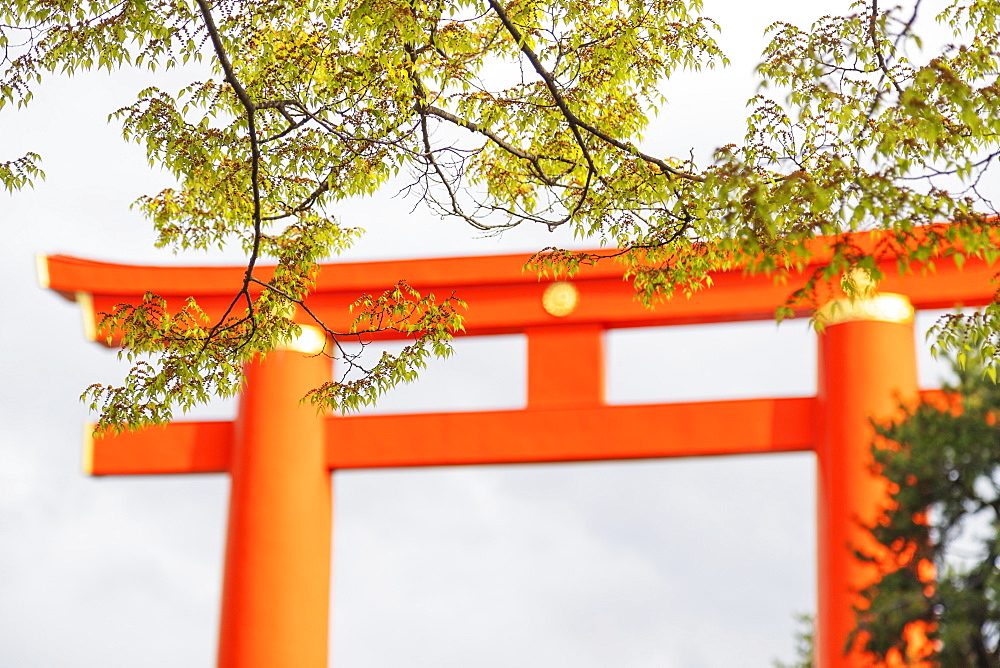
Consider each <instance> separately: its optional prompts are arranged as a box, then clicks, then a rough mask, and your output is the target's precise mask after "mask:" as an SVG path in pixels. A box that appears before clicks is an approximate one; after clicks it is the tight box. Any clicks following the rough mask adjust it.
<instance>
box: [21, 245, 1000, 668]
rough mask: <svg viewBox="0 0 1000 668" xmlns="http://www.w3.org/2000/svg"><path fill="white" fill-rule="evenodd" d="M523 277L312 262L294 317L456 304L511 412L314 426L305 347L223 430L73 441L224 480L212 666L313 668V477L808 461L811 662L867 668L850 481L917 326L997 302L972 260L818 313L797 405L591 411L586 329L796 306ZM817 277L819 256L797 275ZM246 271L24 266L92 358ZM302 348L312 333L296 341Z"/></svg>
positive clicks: (279, 365)
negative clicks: (853, 644)
mask: <svg viewBox="0 0 1000 668" xmlns="http://www.w3.org/2000/svg"><path fill="white" fill-rule="evenodd" d="M875 241H876V239H875V238H874V237H871V238H860V237H859V240H858V243H860V244H862V245H865V244H868V245H869V246H871V245H872V244H873V243H874V242H875ZM527 259H528V258H527V257H526V256H520V255H507V256H489V257H471V258H452V259H437V260H412V261H400V262H369V263H363V264H331V265H325V266H323V267H322V269H321V271H320V274H319V276H318V279H317V285H316V289H315V291H314V293H313V294H312V295H311V296H310V297H309V301H308V303H309V306H310V308H311V309H312V310H313V311H314V312H315V313H316V314H317V315H318V316H319V317H321V318H322V319H323V320H324V321H325V322H326V323H327V324H328V325H329V326H330V327H331V328H336V329H339V330H341V331H346V329H347V328H348V327H349V325H350V322H351V316H350V315H349V313H348V308H347V307H348V305H349V304H351V303H352V302H353V301H354V300H355V299H357V298H358V296H359V295H360V294H362V293H376V294H377V293H380V292H382V291H383V290H384V289H386V288H388V287H390V286H392V285H394V284H395V283H396V281H398V280H399V279H405V280H406V281H408V282H409V283H410V285H412V286H413V287H415V288H416V289H418V290H420V291H421V292H423V293H427V292H435V293H437V294H441V293H442V292H443V293H445V294H450V293H451V292H452V290H454V291H456V292H457V294H458V295H459V297H460V298H462V299H463V300H465V301H466V302H467V303H468V310H467V312H466V313H465V317H466V331H465V333H464V334H463V335H464V336H477V335H491V334H510V333H520V334H524V335H525V336H526V337H527V351H528V352H527V357H528V359H527V365H528V371H527V378H528V380H527V383H528V388H527V406H526V407H525V408H524V409H521V410H503V411H480V412H455V413H434V414H416V415H409V414H408V415H366V416H348V417H340V416H332V415H327V416H323V415H317V413H316V411H315V410H314V409H313V408H312V406H310V405H308V404H305V405H302V404H300V403H299V399H300V398H301V397H302V396H303V395H304V394H305V393H306V391H307V390H309V389H311V388H313V387H316V386H318V385H320V384H322V383H323V382H324V381H326V380H328V379H329V378H330V375H331V373H332V371H331V363H330V360H329V359H328V358H326V357H324V356H321V355H319V356H318V355H315V354H313V353H315V351H316V350H317V348H316V347H314V346H315V339H314V340H313V341H312V342H311V343H310V341H309V339H308V336H307V337H304V338H302V339H301V340H300V341H299V342H298V344H297V345H291V346H286V347H285V348H284V349H282V350H278V351H275V352H273V353H272V354H271V355H269V356H267V357H266V358H265V359H263V360H262V361H260V362H257V363H254V364H252V365H250V367H249V368H248V369H247V381H246V387H245V390H244V392H243V394H242V398H241V402H240V407H239V414H238V417H237V418H236V420H235V421H234V422H181V421H178V422H174V423H172V424H170V425H168V426H166V427H164V428H151V429H147V430H144V431H141V432H137V433H124V434H120V435H117V436H113V437H106V438H102V439H99V440H96V441H95V440H93V439H90V440H89V441H88V442H87V443H86V457H85V461H86V470H87V472H88V473H90V474H92V475H137V474H180V473H228V474H229V476H230V479H231V488H230V505H229V520H228V535H227V543H226V557H225V576H224V584H223V595H222V618H221V619H222V621H221V631H220V639H219V653H218V665H219V666H222V667H224V668H234V667H237V666H238V667H240V668H258V667H261V668H263V667H269V668H277V667H287V666H295V667H296V668H319V667H321V666H326V665H327V662H328V639H327V635H328V622H329V608H330V601H329V592H330V543H331V523H332V499H331V475H330V472H331V471H334V472H335V471H338V470H341V469H357V468H381V467H409V466H456V465H482V464H501V463H503V464H509V463H531V462H574V461H589V460H622V459H641V458H662V457H700V456H709V455H729V454H748V453H769V452H793V451H810V452H814V453H815V454H816V462H817V467H818V474H817V486H818V490H817V494H818V499H817V507H818V517H817V522H818V531H817V534H818V541H819V544H818V585H817V586H818V610H817V639H816V656H817V665H818V666H821V667H823V668H834V667H839V666H857V667H860V666H869V665H872V663H871V661H870V660H869V658H868V657H866V656H864V655H862V654H860V653H859V652H857V651H852V652H850V653H849V654H848V655H847V656H845V654H844V649H845V641H846V638H847V636H848V633H849V631H850V630H851V628H853V624H854V612H853V609H852V605H853V604H856V603H857V602H858V596H857V593H856V592H857V591H858V590H859V589H860V588H862V587H863V586H865V585H866V584H868V583H870V582H872V581H873V580H874V578H875V577H876V571H875V570H874V569H875V568H876V567H875V566H872V565H871V564H862V563H860V562H859V561H858V560H856V559H855V558H854V556H853V555H852V552H851V549H852V547H860V548H866V547H870V545H871V542H870V541H871V538H870V536H869V535H868V534H867V533H866V532H865V531H864V530H863V529H862V528H861V526H860V524H859V521H860V522H866V523H871V522H872V521H873V520H874V518H875V517H876V514H877V513H878V511H879V509H880V508H881V507H883V506H884V505H885V502H886V500H887V496H886V495H887V492H886V486H885V481H884V480H882V479H880V478H877V477H875V476H874V475H873V474H872V473H871V472H870V469H869V466H868V464H869V462H870V461H871V454H870V445H871V442H872V429H871V426H870V423H869V418H872V417H874V418H877V419H878V418H889V417H891V416H894V415H897V414H898V410H899V409H898V406H899V402H900V401H904V402H907V401H910V402H912V401H914V400H916V399H917V397H918V387H917V368H916V352H915V342H914V330H913V312H914V308H916V309H938V308H948V307H952V306H955V305H959V304H961V305H965V306H974V305H981V304H984V303H986V302H988V301H989V300H990V299H992V298H993V297H994V292H995V286H993V285H992V283H991V281H992V279H993V277H994V274H995V273H996V270H995V269H994V268H992V267H990V266H989V265H987V264H986V263H985V262H982V261H979V260H976V259H969V260H968V261H967V262H965V264H964V267H963V268H962V269H961V270H959V269H958V268H957V267H956V266H955V264H954V263H952V262H951V261H939V262H938V266H937V267H936V271H934V272H932V273H929V274H927V275H919V274H913V273H911V274H906V275H900V274H899V273H898V272H897V270H896V266H895V259H894V258H893V257H891V256H885V257H882V258H881V259H880V262H881V263H882V265H881V266H882V268H883V269H884V271H885V278H884V280H883V281H882V282H881V284H880V286H879V289H880V292H879V293H878V294H875V295H872V296H869V297H867V298H865V299H859V300H856V301H854V302H850V301H848V300H845V299H843V298H841V299H840V300H839V301H838V302H836V303H837V306H833V307H828V309H829V310H828V313H827V314H826V315H825V316H824V318H825V319H826V323H827V326H826V329H825V331H824V332H823V333H822V334H821V335H820V336H819V358H818V359H819V375H818V388H817V392H816V394H815V396H809V397H799V398H758V399H747V400H739V401H712V402H698V403H666V404H654V405H632V406H627V405H626V406H623V405H607V404H606V403H605V400H604V379H603V374H604V360H603V353H602V347H603V334H604V332H605V330H607V329H610V328H619V327H640V326H653V325H676V324H692V323H711V322H731V321H747V320H765V319H770V318H773V317H774V313H775V309H776V308H777V307H779V306H781V305H782V304H783V303H784V302H785V300H786V298H787V296H788V294H789V293H790V291H791V290H792V289H793V288H792V287H790V285H776V284H775V283H774V281H773V280H772V279H771V278H769V277H766V276H751V275H745V274H744V273H743V272H740V271H733V272H722V273H717V274H714V275H713V276H712V282H713V286H712V287H711V288H710V289H706V290H704V291H702V292H699V293H697V294H695V295H694V296H692V297H691V298H684V297H679V298H675V299H673V300H671V301H669V302H666V303H663V304H661V305H659V306H658V307H657V308H656V309H655V310H649V309H646V308H644V307H643V306H642V305H641V304H639V303H638V302H637V301H636V299H635V297H634V292H633V288H632V287H631V285H630V284H628V283H627V282H624V281H623V280H622V276H621V271H620V269H619V268H618V267H617V266H615V265H614V264H613V263H610V262H609V263H607V264H606V265H605V264H599V265H598V266H595V267H585V268H584V269H583V270H582V271H581V273H580V274H579V275H578V276H576V277H574V278H573V280H572V282H552V281H545V280H542V281H539V280H538V278H537V276H535V275H534V274H532V273H530V272H523V271H522V268H523V267H524V265H525V263H526V261H527ZM822 259H823V254H822V253H819V254H818V255H817V259H816V262H822ZM808 270H809V268H808V267H807V268H806V269H805V271H808ZM243 272H244V269H243V268H223V267H197V268H185V267H139V266H125V265H116V264H105V263H99V262H92V261H88V260H81V259H76V258H71V257H66V256H59V255H57V256H51V257H47V258H40V261H39V273H40V280H41V282H42V284H43V285H45V286H46V287H49V288H51V289H52V290H56V291H58V292H60V293H61V294H63V295H64V296H66V297H68V298H69V299H75V300H76V302H77V303H78V304H79V305H80V307H81V309H82V311H83V318H84V325H85V329H86V331H87V333H88V335H89V336H90V337H91V338H92V339H96V338H97V327H98V321H99V315H98V314H99V313H101V312H110V311H111V310H112V309H113V308H114V307H115V306H116V305H117V304H119V303H122V302H136V301H137V300H140V299H141V298H142V296H143V294H144V293H145V292H146V291H151V292H154V293H156V294H158V295H161V296H163V297H165V298H167V300H168V303H172V304H175V305H179V304H181V302H182V300H183V299H184V298H186V297H188V296H194V297H196V298H197V300H198V303H199V304H200V305H202V307H203V308H205V310H206V311H207V312H208V313H209V314H210V315H211V314H213V313H214V314H219V313H221V312H222V311H223V310H224V309H225V306H226V305H228V303H229V302H230V301H231V299H232V295H233V294H234V292H235V291H236V290H237V289H238V286H239V285H240V281H241V278H242V275H243ZM802 315H808V314H802ZM299 322H301V323H302V324H308V323H307V321H305V320H299ZM310 331H311V332H312V333H313V335H314V336H315V334H316V333H318V332H319V330H318V329H313V330H309V329H308V328H304V333H306V334H309V333H310ZM320 343H321V344H322V341H320ZM296 348H298V349H296Z"/></svg>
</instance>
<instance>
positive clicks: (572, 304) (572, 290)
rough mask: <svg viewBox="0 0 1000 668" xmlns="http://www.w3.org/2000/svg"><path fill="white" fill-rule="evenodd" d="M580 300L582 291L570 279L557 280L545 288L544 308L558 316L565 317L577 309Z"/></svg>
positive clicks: (543, 296)
mask: <svg viewBox="0 0 1000 668" xmlns="http://www.w3.org/2000/svg"><path fill="white" fill-rule="evenodd" d="M579 302H580V291H579V290H577V289H576V286H575V285H573V284H572V283H570V282H569V281H556V282H555V283H553V284H552V285H550V286H549V287H547V288H545V293H544V294H543V295H542V308H544V309H545V311H546V312H547V313H549V314H551V315H554V316H556V317H557V318H564V317H566V316H568V315H569V314H570V313H572V312H573V311H575V310H576V306H577V304H578V303H579Z"/></svg>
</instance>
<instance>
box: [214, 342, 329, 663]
mask: <svg viewBox="0 0 1000 668" xmlns="http://www.w3.org/2000/svg"><path fill="white" fill-rule="evenodd" d="M303 330H305V331H304V334H306V335H309V334H312V335H314V336H315V335H316V334H317V332H318V330H315V329H313V328H305V327H304V328H303ZM316 338H317V339H318V337H316ZM319 340H321V339H319ZM299 342H300V343H304V342H303V337H300V340H299ZM290 348H293V349H288V348H285V349H281V350H277V351H275V352H273V353H271V354H270V355H268V356H267V357H266V358H265V359H263V360H260V361H258V362H255V363H253V364H250V365H248V367H247V370H246V373H247V379H246V387H245V388H244V392H243V397H242V400H241V403H240V413H239V417H238V419H237V426H236V438H235V442H234V446H233V447H234V448H235V451H234V452H233V453H232V457H231V468H230V474H231V489H230V501H229V526H228V531H227V536H226V570H225V579H224V582H223V594H222V628H221V632H220V637H219V666H221V667H223V668H237V667H238V668H284V667H287V666H295V668H325V667H326V665H327V661H328V658H327V654H328V652H327V645H328V640H327V635H328V631H329V629H328V626H329V623H328V619H329V604H330V600H329V598H330V538H331V534H330V532H331V520H332V498H331V481H330V472H329V470H328V469H327V466H326V459H325V456H324V450H323V424H324V418H323V416H322V415H318V414H317V411H316V409H315V408H314V407H313V406H312V405H311V404H309V403H302V404H300V403H299V400H300V399H301V398H302V397H303V395H305V393H306V392H307V391H308V390H310V389H312V388H314V387H317V386H319V385H321V384H322V383H324V382H326V381H327V380H329V378H330V373H331V371H330V360H329V358H327V357H325V356H323V355H315V354H311V355H310V354H306V353H309V352H312V353H315V348H313V349H312V350H309V346H308V345H300V346H298V347H296V346H290ZM296 348H297V349H296Z"/></svg>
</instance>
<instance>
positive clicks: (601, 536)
mask: <svg viewBox="0 0 1000 668" xmlns="http://www.w3.org/2000/svg"><path fill="white" fill-rule="evenodd" d="M824 10H825V11H838V10H839V7H838V5H835V4H832V3H829V2H824V3H792V2H783V1H782V2H778V1H774V0H772V1H765V2H757V3H739V2H735V1H732V0H718V1H717V2H712V3H709V6H708V7H707V8H706V10H705V13H706V14H708V15H711V16H714V17H716V18H717V20H718V21H719V22H720V24H721V25H722V27H723V30H724V33H723V38H722V43H723V46H724V48H725V49H726V51H727V53H728V54H729V55H730V56H731V58H732V59H733V61H734V65H733V66H732V67H731V68H730V69H729V70H728V71H724V72H715V73H709V74H703V75H691V76H684V77H681V78H680V79H679V80H678V81H677V82H675V83H672V84H670V88H668V94H670V95H671V97H672V100H673V104H672V105H671V107H670V108H669V109H668V110H667V114H666V115H665V116H664V118H663V121H662V122H661V123H660V125H659V126H658V127H657V129H656V131H655V132H651V133H650V135H651V136H650V140H651V144H653V145H655V146H663V147H670V148H671V149H675V147H676V150H678V151H679V152H681V153H686V147H688V146H694V147H696V148H697V150H698V151H699V152H700V153H702V154H704V153H706V152H708V151H710V150H711V149H713V148H714V147H715V146H718V145H721V144H724V143H727V142H728V141H730V140H738V139H739V138H740V137H741V136H742V126H741V124H740V123H741V113H742V111H743V102H744V101H745V99H746V98H747V97H749V95H751V94H752V93H753V91H754V79H753V75H752V68H753V66H754V64H755V63H756V56H755V54H756V53H757V52H759V48H760V45H761V40H760V37H759V36H760V34H761V33H762V30H763V27H764V26H765V25H766V24H767V23H769V22H770V21H771V20H776V19H779V18H780V19H782V20H788V21H792V22H799V23H808V22H809V21H810V20H812V19H813V18H815V17H816V16H818V15H819V14H820V13H821V12H822V11H824ZM144 82H145V80H144V78H143V77H141V76H139V75H136V74H132V73H129V74H125V75H115V77H113V78H111V77H108V76H107V75H87V76H81V77H77V78H76V79H73V80H69V81H67V80H64V79H53V80H52V81H50V82H49V83H47V84H46V85H45V86H44V87H42V88H41V89H40V91H39V93H38V96H37V100H36V102H35V103H33V104H32V106H31V107H30V108H29V109H28V110H27V111H26V112H20V113H15V112H14V111H12V110H6V111H4V112H2V113H0V159H2V160H6V159H11V158H13V157H17V156H19V155H21V154H22V153H23V152H24V151H25V150H36V151H38V152H40V153H42V154H43V156H44V159H45V162H44V168H45V171H46V172H47V173H48V179H47V181H46V182H45V183H44V184H42V185H41V186H39V187H38V188H36V189H35V190H34V191H27V192H23V193H19V194H17V195H15V196H7V195H0V226H2V230H3V234H4V243H3V244H2V245H0V280H2V281H3V286H4V289H3V290H2V291H0V313H2V314H3V323H4V327H2V328H0V365H2V366H0V405H2V406H4V411H3V420H2V421H0V628H2V629H3V632H2V633H0V664H2V665H10V666H22V667H31V666H57V665H73V666H79V667H89V666H95V667H96V666H101V667H104V666H194V667H197V666H209V665H213V664H214V660H215V643H216V633H217V623H218V606H219V592H220V587H221V568H222V550H223V540H224V524H225V512H226V495H227V487H228V483H227V481H226V479H225V478H224V477H223V476H202V477H196V476H186V477H184V476H178V477H156V478H153V477H149V478H104V479H92V478H87V477H85V476H83V475H82V474H81V473H80V472H79V471H80V466H79V462H80V452H81V445H80V444H81V432H82V425H83V423H84V421H85V420H86V418H87V415H86V411H85V410H84V407H83V406H82V405H81V404H80V402H79V400H78V396H79V394H80V393H81V392H82V390H83V388H85V387H86V386H87V385H88V384H89V383H92V382H106V381H109V380H114V379H116V378H117V377H118V375H119V374H120V369H121V367H120V366H119V365H118V364H117V362H116V361H115V359H114V355H113V353H111V352H109V351H107V350H104V349H102V348H100V347H97V346H95V345H93V344H89V343H87V342H85V341H84V339H83V333H82V329H81V327H80V317H79V313H78V309H77V307H76V305H75V304H70V303H68V302H65V301H63V300H62V299H60V298H59V297H58V296H56V295H55V294H52V293H49V292H47V291H43V290H41V289H40V288H39V287H37V285H36V282H35V275H34V255H35V254H36V253H43V254H53V253H68V254H72V255H77V256H81V257H88V258H93V259H101V260H111V261H119V262H135V263H143V262H146V263H172V262H183V263H186V264H197V263H204V262H221V261H224V260H226V259H227V258H228V260H229V261H230V262H239V257H238V256H236V255H233V254H229V255H222V256H220V255H218V254H217V255H213V256H211V257H208V258H206V257H205V256H200V255H196V256H185V257H182V258H174V257H173V256H171V255H169V254H168V253H165V252H163V251H156V250H155V249H153V248H152V244H151V240H152V233H151V231H150V228H149V225H148V224H147V223H146V222H145V221H143V220H142V219H141V218H140V217H139V216H138V215H137V214H136V213H135V212H132V211H130V210H129V204H130V202H131V201H133V200H134V199H135V198H136V197H137V196H138V195H140V194H142V193H146V192H152V191H155V190H156V189H158V188H159V187H160V186H161V185H163V183H164V182H165V179H164V178H163V177H162V176H161V175H157V174H155V173H152V172H150V170H149V169H148V168H147V167H146V162H145V159H144V156H143V154H142V152H141V150H140V149H138V148H137V147H135V146H130V145H126V144H125V143H124V142H123V141H122V140H121V139H120V134H119V131H118V129H117V128H116V127H115V126H113V125H108V124H107V123H106V117H107V114H108V113H110V112H111V111H113V110H114V109H116V108H118V107H119V106H122V105H124V104H126V103H127V102H128V101H129V99H130V96H131V95H134V93H135V91H136V90H138V89H139V88H141V87H142V86H144V85H145V83H144ZM389 195H391V193H390V194H389ZM389 195H379V196H377V197H376V198H374V199H373V200H368V201H364V202H360V203H356V204H354V205H352V206H350V207H345V208H344V210H343V211H342V214H341V215H342V216H343V217H344V219H345V222H348V223H349V224H359V225H361V226H363V227H366V228H368V229H369V231H370V234H369V235H368V236H367V237H366V238H365V239H364V240H363V241H362V242H361V244H360V245H359V246H358V247H357V248H356V249H355V250H353V251H351V252H349V253H348V254H347V255H345V256H344V258H343V259H344V260H345V261H359V260H365V259H372V258H405V257H415V256H421V257H433V256H448V255H461V254H487V253H497V252H511V251H530V250H535V249H537V248H538V247H541V246H544V245H552V244H567V243H568V241H567V240H565V239H562V238H560V237H559V236H558V235H549V234H547V233H542V232H540V231H538V230H515V231H514V232H513V233H510V234H509V235H507V236H505V237H504V238H502V239H495V238H490V239H482V238H476V235H475V233H474V232H472V231H471V230H468V229H466V228H464V227H463V226H462V225H461V224H459V223H454V222H449V221H443V222H442V221H439V220H436V219H433V218H431V217H429V216H428V214H427V213H426V212H424V211H423V210H420V209H418V210H417V211H416V212H414V213H413V214H410V209H411V207H412V203H410V202H403V201H399V200H394V199H392V198H391V197H390V196H389ZM921 322H922V323H923V324H924V326H926V323H927V322H929V319H928V318H923V319H922V321H921ZM523 345H524V344H523V340H521V339H519V338H518V337H502V338H501V339H499V340H495V341H486V342H484V341H472V340H470V341H467V342H463V343H461V344H460V345H459V354H458V355H457V356H456V357H455V358H453V359H452V360H451V361H449V362H448V363H447V364H443V365H438V366H437V367H435V368H434V369H431V370H430V371H429V372H428V373H427V377H426V378H425V380H424V381H423V382H422V383H420V384H418V385H415V386H411V387H408V388H406V389H405V390H404V391H402V392H400V393H399V396H397V397H391V398H390V399H389V400H388V401H387V402H386V404H385V405H384V406H383V407H382V410H391V411H399V410H424V409H431V408H437V409H442V408H445V409H447V408H449V407H461V408H489V407H502V406H508V405H518V404H519V403H521V402H523V394H524V389H523V370H522V371H518V370H519V369H521V366H519V365H518V364H515V363H512V360H517V359H518V358H519V356H520V357H522V358H523ZM608 345H609V355H608V358H609V387H608V397H609V400H610V401H612V402H615V403H632V402H649V401H676V400H698V399H711V398H735V397H748V396H774V395H781V396H794V395H811V394H813V393H814V388H815V378H816V375H815V368H814V367H815V337H814V336H813V335H812V334H811V333H810V332H809V331H807V329H806V328H805V326H804V324H802V323H795V322H792V323H786V324H784V325H782V326H781V327H780V328H778V327H776V326H775V325H774V324H773V323H756V324H752V325H742V326H718V325H717V326H706V327H698V328H691V327H684V328H674V329H673V330H671V331H665V330H644V331H629V332H622V333H616V334H611V335H609V342H608ZM925 359H926V356H925ZM519 373H521V374H522V375H521V376H518V374H519ZM938 374H939V371H937V370H935V369H933V368H931V367H930V366H929V365H926V364H925V365H924V366H923V367H922V379H923V381H924V384H925V385H932V384H934V380H935V378H936V376H937V375H938ZM484 377H490V378H496V379H497V380H496V381H495V382H494V383H493V384H492V385H490V386H486V385H484V384H483V382H482V378H484ZM231 412H232V409H231V407H230V406H225V405H220V406H213V407H210V408H208V409H205V410H204V411H201V412H200V413H199V415H202V416H214V417H224V416H227V415H231ZM733 428H734V429H738V428H739V425H734V426H733ZM335 485H336V493H335V498H336V501H335V504H336V506H335V526H334V530H335V537H334V543H335V546H334V550H335V559H334V561H335V568H334V590H335V591H334V596H333V602H334V603H333V631H332V657H333V663H334V664H335V665H336V666H338V668H368V667H372V668H384V667H386V666H435V667H436V668H450V667H454V668H466V667H468V666H477V667H480V666H481V667H484V668H490V667H497V668H499V667H509V666H515V665H516V666H523V667H536V666H537V667H539V668H541V667H550V666H573V667H574V668H590V667H594V668H597V667H606V666H616V667H619V668H644V667H647V666H649V667H652V666H656V667H664V666H678V667H682V668H698V667H702V666H704V667H710V668H711V667H716V666H749V667H752V666H769V665H771V661H772V660H773V659H775V658H782V659H784V660H790V659H791V658H792V653H793V652H792V646H793V634H794V628H795V627H794V623H793V614H794V613H795V612H798V611H811V610H812V609H813V608H814V605H815V603H814V601H815V593H814V582H813V580H814V577H815V570H814V561H815V545H814V544H815V527H814V518H813V515H814V512H815V503H814V499H813V494H814V472H813V460H812V457H811V455H807V454H801V455H769V456H764V457H734V458H716V459H701V460H675V461H650V462H629V463H607V464H579V465H545V466H502V467H493V468H475V469H473V468H466V469H458V468H448V469H430V470H422V471H381V472H376V471H371V472H353V473H343V474H337V476H336V477H335Z"/></svg>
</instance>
